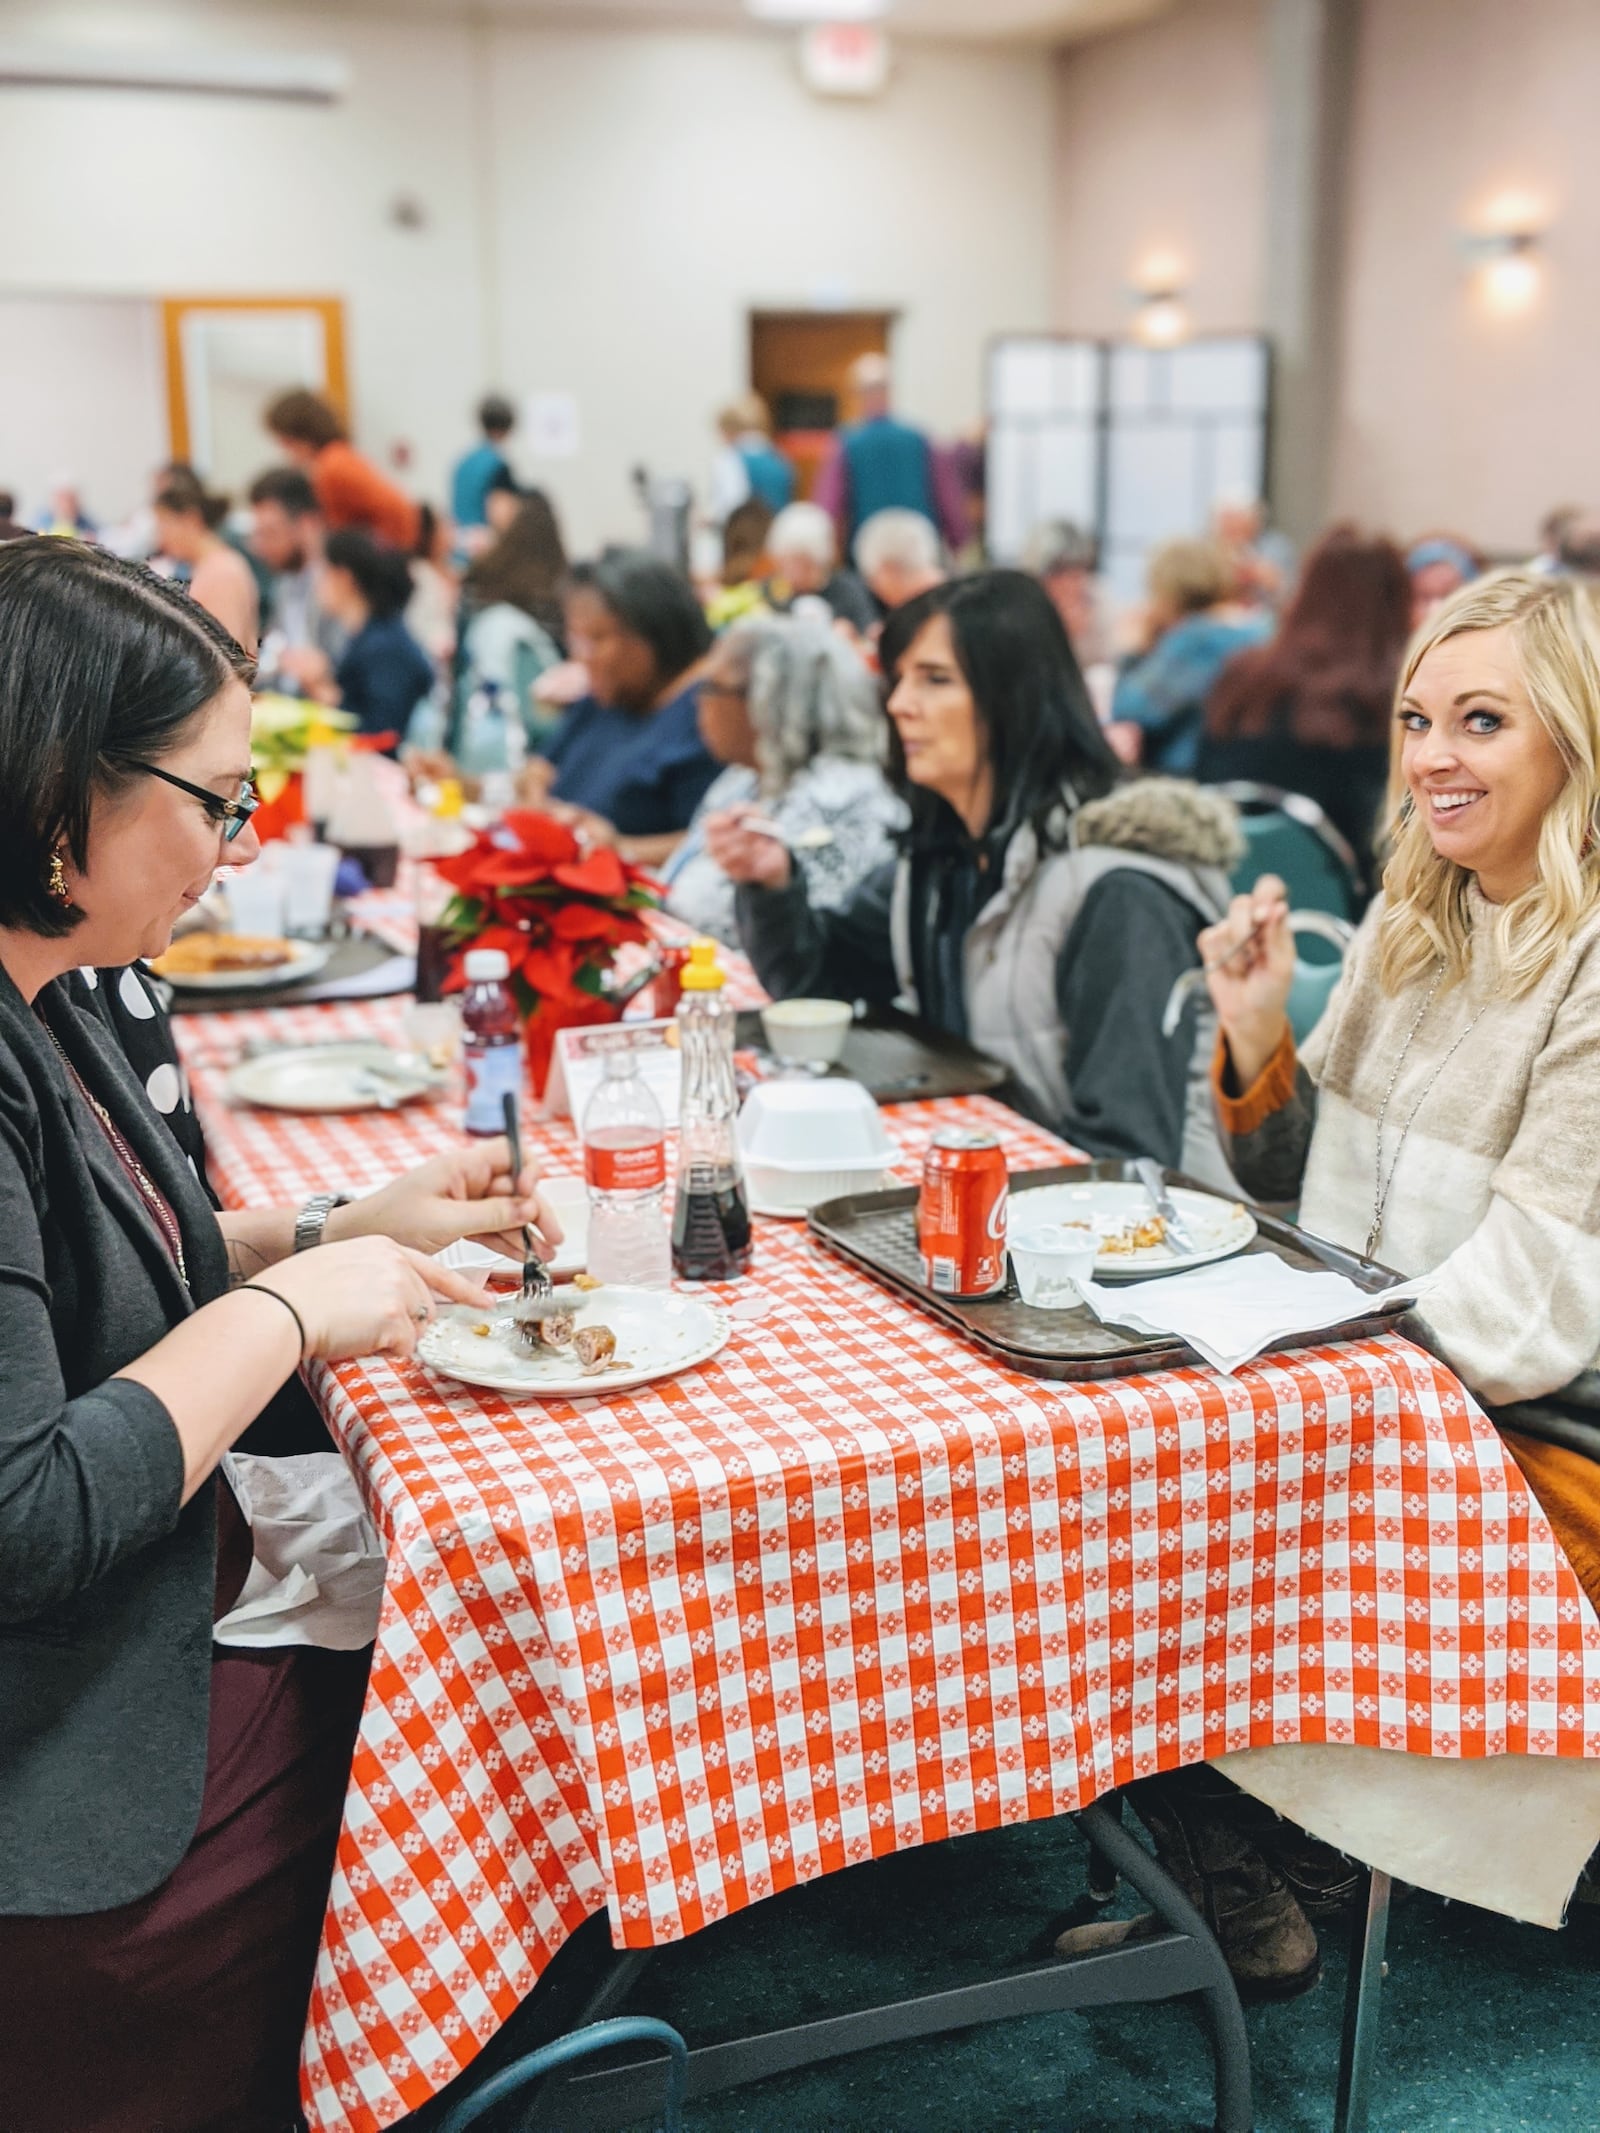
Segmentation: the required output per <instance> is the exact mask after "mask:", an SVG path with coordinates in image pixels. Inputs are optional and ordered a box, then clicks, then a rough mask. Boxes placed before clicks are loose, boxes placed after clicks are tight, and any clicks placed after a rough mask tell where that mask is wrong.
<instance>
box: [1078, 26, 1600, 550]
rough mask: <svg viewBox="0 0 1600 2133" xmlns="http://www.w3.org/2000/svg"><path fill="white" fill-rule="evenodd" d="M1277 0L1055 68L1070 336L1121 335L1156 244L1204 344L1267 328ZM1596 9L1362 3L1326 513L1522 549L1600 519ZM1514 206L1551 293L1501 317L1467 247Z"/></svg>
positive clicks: (1092, 48)
mask: <svg viewBox="0 0 1600 2133" xmlns="http://www.w3.org/2000/svg"><path fill="white" fill-rule="evenodd" d="M1265 62H1266V50H1265V9H1264V8H1263V6H1262V5H1261V0H1205V4H1199V0H1191V4H1190V5H1189V6H1187V7H1185V8H1184V9H1182V10H1180V11H1179V12H1176V13H1174V14H1171V15H1167V16H1163V17H1161V18H1160V19H1159V20H1157V21H1155V22H1151V23H1148V24H1142V25H1140V26H1139V27H1137V28H1134V29H1130V30H1126V31H1119V32H1116V33H1114V34H1112V35H1110V36H1107V37H1105V38H1102V39H1098V40H1096V41H1095V42H1093V43H1091V44H1086V45H1084V46H1081V47H1075V48H1073V49H1072V50H1070V51H1068V52H1066V53H1064V54H1063V55H1062V57H1061V59H1060V60H1059V62H1058V66H1059V70H1060V84H1061V86H1060V102H1059V107H1058V109H1059V117H1060V127H1061V137H1060V144H1059V150H1058V160H1057V200H1058V218H1059V219H1058V231H1057V240H1056V260H1057V281H1056V293H1055V322H1056V324H1057V325H1058V326H1060V327H1062V328H1063V329H1073V330H1084V329H1087V330H1091V331H1110V330H1116V329H1118V328H1119V327H1122V326H1125V325H1126V321H1127V317H1128V314H1127V311H1126V309H1125V308H1123V307H1122V306H1121V305H1120V300H1119V291H1118V284H1119V282H1121V281H1125V280H1126V279H1127V276H1128V272H1129V269H1130V268H1131V267H1132V265H1133V263H1134V261H1135V259H1136V258H1137V256H1138V253H1139V251H1140V250H1141V248H1142V247H1143V246H1145V245H1156V244H1163V245H1168V246H1171V247H1173V248H1174V249H1176V250H1178V251H1179V252H1182V253H1185V254H1186V255H1187V265H1188V268H1189V302H1190V308H1191V312H1192V315H1193V319H1194V323H1195V325H1196V326H1197V327H1200V328H1215V327H1231V326H1241V327H1249V326H1255V325H1259V324H1260V323H1261V267H1262V258H1263V250H1264V235H1265V218H1266V187H1267V183H1268V174H1267V167H1266V121H1267V94H1268V90H1267V73H1266V64H1265ZM1597 109H1600V6H1597V5H1596V0H1537V4H1535V5H1532V6H1523V7H1509V6H1507V5H1506V4H1505V0H1362V6H1361V17H1360V36H1359V43H1358V48H1357V58H1356V79H1355V106H1354V122H1353V129H1352V137H1351V142H1350V155H1349V179H1348V184H1349V217H1348V224H1347V229H1346V233H1345V244H1344V276H1345V288H1344V315H1343V322H1342V330H1341V334H1340V353H1341V378H1340V384H1339V388H1338V391H1339V399H1338V405H1337V407H1336V409H1335V425H1336V426H1335V443H1334V457H1333V507H1334V510H1335V511H1336V512H1337V513H1340V514H1348V515H1350V516H1352V517H1354V518H1356V519H1358V520H1361V521H1364V522H1365V523H1367V524H1369V525H1377V526H1380V527H1383V528H1385V529H1387V530H1388V531H1390V532H1393V533H1395V534H1398V535H1399V536H1401V537H1402V538H1405V539H1409V538H1412V537H1414V536H1415V535H1417V534H1419V533H1421V532H1424V531H1426V530H1429V529H1433V528H1438V527H1450V528H1453V529H1455V530H1457V531H1459V532H1461V533H1464V534H1466V535H1467V536H1468V537H1470V538H1471V539H1474V540H1476V541H1478V542H1480V543H1482V544H1483V545H1485V546H1486V547H1488V548H1489V549H1491V550H1494V551H1499V552H1503V553H1506V554H1513V555H1514V554H1517V553H1519V552H1523V553H1526V552H1527V551H1528V550H1529V549H1530V548H1531V547H1532V545H1533V542H1534V539H1535V527H1536V523H1537V520H1538V518H1539V516H1540V515H1541V513H1542V512H1544V511H1545V510H1547V509H1548V508H1549V507H1550V506H1551V505H1553V504H1556V503H1562V502H1568V501H1572V502H1577V503H1580V504H1584V505H1587V506H1588V507H1589V508H1590V509H1591V510H1595V509H1600V424H1597V423H1596V422H1595V421H1594V420H1593V419H1592V413H1591V410H1592V406H1593V401H1594V348H1595V345H1596V341H1597V338H1600V274H1597V271H1596V268H1597V262H1600V193H1597V191H1596V188H1595V185H1594V182H1593V167H1594V145H1593V144H1594V132H1595V117H1594V114H1595V112H1596V110H1597ZM1506 195H1522V196H1526V197H1527V199H1528V200H1529V201H1530V203H1531V204H1532V206H1533V208H1534V210H1535V211H1536V219H1537V220H1538V221H1539V222H1540V224H1541V226H1542V227H1544V228H1546V230H1547V236H1546V241H1545V244H1544V246H1543V250H1542V255H1541V256H1542V259H1543V275H1542V285H1541V288H1540V290H1539V293H1538V296H1537V298H1536V300H1535V301H1534V302H1533V303H1532V304H1531V305H1530V306H1529V307H1528V308H1527V309H1526V310H1525V311H1523V312H1520V313H1517V314H1515V315H1510V316H1503V315H1497V313H1496V312H1495V310H1494V309H1493V307H1492V306H1491V305H1490V304H1489V303H1488V302H1487V301H1486V299H1485V291H1484V289H1483V288H1482V286H1481V283H1480V281H1479V280H1478V279H1476V278H1475V277H1474V276H1473V275H1472V274H1471V273H1470V272H1469V271H1468V267H1467V263H1466V261H1465V260H1464V258H1463V256H1462V253H1461V250H1460V247H1459V243H1458V239H1459V236H1460V234H1461V233H1462V232H1465V231H1471V230H1474V229H1483V228H1485V227H1486V226H1488V224H1489V222H1490V220H1491V218H1492V217H1493V215H1494V213H1495V211H1496V207H1497V203H1498V202H1499V201H1500V200H1501V199H1503V197H1504V196H1506Z"/></svg>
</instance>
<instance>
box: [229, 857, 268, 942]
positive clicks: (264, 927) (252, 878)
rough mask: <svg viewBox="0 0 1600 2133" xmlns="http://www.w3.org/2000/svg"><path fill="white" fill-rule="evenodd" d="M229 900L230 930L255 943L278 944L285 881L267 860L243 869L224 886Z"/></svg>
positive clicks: (231, 876)
mask: <svg viewBox="0 0 1600 2133" xmlns="http://www.w3.org/2000/svg"><path fill="white" fill-rule="evenodd" d="M224 887H225V889H226V891H227V897H228V926H229V929H230V931H232V932H234V933H244V934H248V935H250V937H251V938H252V939H256V940H276V939H278V938H280V937H281V935H282V933H283V881H282V879H281V877H280V876H279V874H278V870H277V868H276V867H273V866H269V865H268V863H267V861H266V859H265V857H263V858H260V859H258V860H257V861H256V863H255V865H254V866H249V867H241V868H240V869H239V871H238V872H237V873H236V874H230V875H229V876H228V878H227V881H226V882H225V884H224Z"/></svg>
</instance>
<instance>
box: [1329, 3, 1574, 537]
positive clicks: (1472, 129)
mask: <svg viewBox="0 0 1600 2133" xmlns="http://www.w3.org/2000/svg"><path fill="white" fill-rule="evenodd" d="M1597 125H1600V6H1597V5H1596V0H1532V4H1526V5H1522V6H1517V7H1511V6H1507V5H1506V4H1505V0H1368V4H1367V6H1366V9H1365V13H1364V17H1363V21H1362V36H1361V49H1360V58H1359V71H1358V76H1357V99H1356V115H1355V141H1354V156H1353V183H1352V187H1351V195H1350V225H1349V237H1350V246H1349V257H1348V264H1347V270H1346V272H1347V279H1346V297H1345V332H1344V349H1343V357H1344V366H1343V367H1344V377H1343V383H1342V389H1341V394H1340V409H1339V428H1338V443H1337V451H1336V457H1335V477H1334V494H1335V500H1336V503H1337V505H1338V506H1339V508H1341V509H1343V510H1347V511H1352V512H1356V513H1359V514H1361V515H1362V516H1364V517H1366V518H1368V519H1372V520H1381V521H1383V522H1386V523H1388V524H1390V525H1393V526H1396V527H1398V528H1400V529H1401V530H1402V531H1403V532H1411V531H1416V530H1420V529H1423V528H1426V527H1430V526H1439V525H1444V526H1450V527H1456V528H1459V529H1460V530H1461V531H1462V532H1464V533H1468V534H1471V535H1472V536H1474V537H1475V538H1476V539H1478V540H1480V541H1482V542H1484V543H1486V544H1487V545H1488V546H1489V547H1491V548H1493V549H1497V550H1503V551H1506V552H1516V551H1517V550H1519V549H1524V548H1527V547H1530V546H1531V545H1532V541H1533V535H1534V528H1535V525H1536V523H1537V521H1538V519H1539V517H1540V515H1541V514H1542V513H1543V512H1544V511H1545V510H1546V509H1547V508H1548V507H1549V506H1550V505H1551V504H1554V503H1558V502H1564V501H1566V500H1568V499H1570V500H1572V501H1573V502H1577V503H1587V504H1589V505H1591V506H1593V507H1595V508H1597V509H1600V405H1597V397H1600V396H1597V393H1596V383H1597V374H1600V189H1597V187H1596V185H1595V169H1596V163H1595V153H1596V152H1595V135H1596V127H1597ZM1512 192H1516V193H1525V194H1530V195H1532V196H1534V198H1535V199H1536V200H1538V201H1539V202H1540V204H1541V205H1542V207H1543V209H1544V211H1545V213H1547V214H1548V217H1549V238H1548V242H1547V244H1546V246H1545V266H1544V270H1543V286H1542V287H1541V289H1540V290H1539V292H1538V294H1537V296H1536V298H1535V300H1534V302H1533V303H1532V305H1531V306H1530V307H1529V308H1528V309H1527V310H1526V311H1525V312H1523V313H1521V314H1518V315H1512V316H1501V315H1497V314H1496V313H1495V311H1494V310H1493V309H1492V308H1491V306H1490V305H1489V304H1488V302H1486V300H1485V292H1484V289H1483V287H1482V284H1481V277H1475V276H1473V275H1472V274H1471V273H1470V272H1469V271H1468V270H1467V268H1466V266H1465V263H1464V261H1463V259H1462V257H1461V254H1460V252H1459V250H1458V249H1457V247H1456V244H1455V237H1456V233H1457V232H1458V231H1460V230H1463V229H1471V228H1481V227H1483V226H1484V223H1485V218H1486V216H1488V215H1489V214H1490V213H1492V210H1493V205H1494V203H1495V201H1496V199H1497V197H1499V196H1503V195H1505V194H1507V193H1512Z"/></svg>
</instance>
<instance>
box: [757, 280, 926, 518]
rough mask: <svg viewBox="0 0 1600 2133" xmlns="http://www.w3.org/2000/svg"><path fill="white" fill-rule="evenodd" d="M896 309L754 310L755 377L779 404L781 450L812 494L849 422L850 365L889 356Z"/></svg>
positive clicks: (803, 489) (802, 489)
mask: <svg viewBox="0 0 1600 2133" xmlns="http://www.w3.org/2000/svg"><path fill="white" fill-rule="evenodd" d="M894 320H895V314H894V312H892V311H752V312H751V314H750V383H751V385H752V387H753V388H754V390H755V391H756V392H758V393H760V395H761V397H762V399H763V400H765V401H766V403H767V406H768V407H769V408H770V409H771V410H772V426H773V430H774V433H775V435H776V438H777V442H778V444H779V446H780V447H781V449H782V450H783V451H784V452H785V453H787V455H788V457H789V458H790V459H791V460H792V461H793V462H794V466H795V472H796V476H797V479H798V484H799V493H800V494H801V495H802V496H809V495H810V493H811V484H812V481H813V480H814V478H815V476H816V472H817V468H818V466H819V465H820V464H821V461H822V459H823V457H824V455H825V454H826V452H827V450H828V444H829V440H830V438H831V436H832V433H833V431H834V430H835V429H836V428H837V427H838V425H839V424H840V423H841V422H848V421H849V420H850V419H851V417H852V415H853V413H854V409H853V408H852V406H851V404H850V384H849V379H850V366H851V364H852V363H854V362H855V361H856V359H857V357H858V356H864V355H887V354H888V352H889V335H890V332H891V330H892V329H893V326H894Z"/></svg>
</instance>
